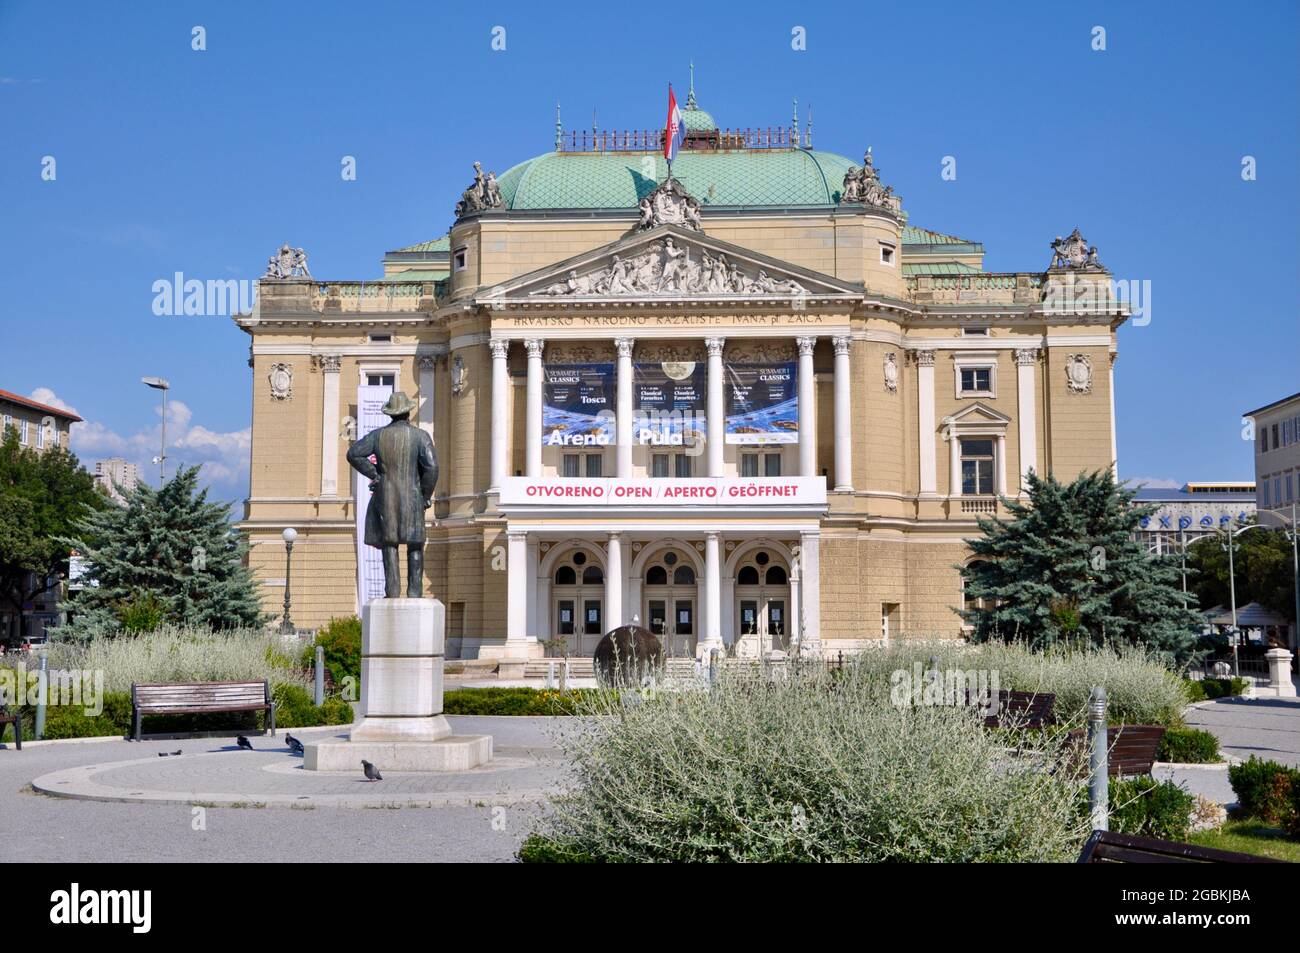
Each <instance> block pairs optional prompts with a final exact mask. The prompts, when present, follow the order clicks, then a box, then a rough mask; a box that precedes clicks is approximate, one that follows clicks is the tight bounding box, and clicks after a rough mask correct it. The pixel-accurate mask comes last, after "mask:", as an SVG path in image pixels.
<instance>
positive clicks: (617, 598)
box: [605, 533, 624, 632]
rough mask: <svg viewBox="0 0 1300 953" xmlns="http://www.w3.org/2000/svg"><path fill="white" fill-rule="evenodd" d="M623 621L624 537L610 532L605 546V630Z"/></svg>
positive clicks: (616, 626)
mask: <svg viewBox="0 0 1300 953" xmlns="http://www.w3.org/2000/svg"><path fill="white" fill-rule="evenodd" d="M623 621H624V620H623V537H622V535H621V534H619V533H610V534H609V542H608V543H607V545H606V547H605V631H606V632H608V631H609V630H610V629H616V628H618V627H619V626H620V625H622V624H623Z"/></svg>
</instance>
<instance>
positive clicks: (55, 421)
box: [0, 390, 81, 646]
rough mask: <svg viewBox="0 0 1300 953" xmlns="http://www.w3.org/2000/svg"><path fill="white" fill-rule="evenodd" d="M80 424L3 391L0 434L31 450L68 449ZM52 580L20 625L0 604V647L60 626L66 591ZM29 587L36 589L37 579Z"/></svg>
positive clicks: (64, 413)
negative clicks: (75, 426)
mask: <svg viewBox="0 0 1300 953" xmlns="http://www.w3.org/2000/svg"><path fill="white" fill-rule="evenodd" d="M80 422H81V418H80V417H78V416H77V415H76V414H74V413H71V412H70V411H67V410H62V409H60V408H58V407H52V406H50V405H49V404H43V403H41V402H40V401H36V400H32V399H31V398H30V397H23V396H21V395H19V394H14V393H12V392H10V391H7V390H0V433H4V432H6V431H8V430H10V429H12V430H13V431H14V433H15V434H16V435H17V437H18V442H19V444H21V445H22V446H24V447H27V448H29V449H31V450H37V451H45V450H48V449H50V448H52V447H63V448H64V449H67V447H68V442H69V439H70V433H71V430H72V425H73V424H74V423H80ZM49 581H50V582H51V584H52V585H51V587H50V588H48V589H46V590H45V591H44V592H42V593H40V594H39V595H38V596H36V597H35V598H34V599H32V600H29V601H28V602H27V604H26V605H24V606H23V614H22V621H21V622H20V621H19V614H18V612H16V611H15V610H14V608H13V607H12V606H8V605H3V604H0V646H3V645H5V644H11V645H14V644H18V643H21V642H23V641H24V640H28V639H35V638H41V637H43V636H44V634H45V630H46V629H47V628H50V627H52V626H54V625H56V624H57V623H58V619H59V611H58V604H59V601H60V600H61V599H62V597H63V589H62V585H61V584H60V583H59V582H57V581H56V580H49ZM27 588H28V589H29V590H30V589H34V588H36V585H35V580H34V579H32V580H31V581H30V582H29V585H28V586H27Z"/></svg>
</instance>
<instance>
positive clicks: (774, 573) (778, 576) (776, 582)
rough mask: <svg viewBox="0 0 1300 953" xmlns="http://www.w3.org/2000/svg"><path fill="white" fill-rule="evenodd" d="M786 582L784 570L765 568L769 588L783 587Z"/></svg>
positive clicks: (773, 567) (778, 567)
mask: <svg viewBox="0 0 1300 953" xmlns="http://www.w3.org/2000/svg"><path fill="white" fill-rule="evenodd" d="M788 581H789V580H788V579H787V578H786V575H785V570H784V569H782V568H781V567H780V566H768V567H767V584H768V585H769V586H784V585H785V584H786V582H788Z"/></svg>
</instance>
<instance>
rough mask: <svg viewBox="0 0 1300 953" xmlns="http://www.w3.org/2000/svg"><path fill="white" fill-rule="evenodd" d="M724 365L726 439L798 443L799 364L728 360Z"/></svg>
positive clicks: (728, 441)
mask: <svg viewBox="0 0 1300 953" xmlns="http://www.w3.org/2000/svg"><path fill="white" fill-rule="evenodd" d="M726 368H727V426H726V442H727V443H738V444H771V443H798V442H799V392H798V390H797V387H796V385H797V373H798V364H797V363H796V362H794V361H785V362H783V363H780V364H732V363H728V364H727V365H726Z"/></svg>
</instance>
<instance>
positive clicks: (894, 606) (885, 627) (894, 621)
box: [880, 602, 898, 644]
mask: <svg viewBox="0 0 1300 953" xmlns="http://www.w3.org/2000/svg"><path fill="white" fill-rule="evenodd" d="M897 634H898V603H897V602H882V603H881V604H880V637H881V638H882V639H884V641H885V643H886V644H888V642H889V639H890V637H891V636H893V635H897Z"/></svg>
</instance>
